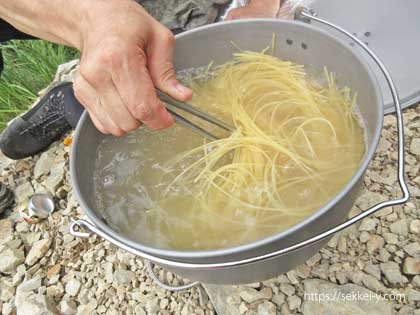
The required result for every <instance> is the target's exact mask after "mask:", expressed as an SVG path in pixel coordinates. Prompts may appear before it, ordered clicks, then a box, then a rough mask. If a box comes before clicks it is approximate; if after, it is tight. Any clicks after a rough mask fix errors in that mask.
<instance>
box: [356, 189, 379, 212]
mask: <svg viewBox="0 0 420 315" xmlns="http://www.w3.org/2000/svg"><path fill="white" fill-rule="evenodd" d="M385 200H386V196H384V195H383V194H380V193H376V192H372V191H366V192H363V194H362V195H361V196H360V197H359V198H358V199H357V201H356V204H357V205H358V206H359V208H360V209H362V210H365V209H368V208H369V207H371V206H373V205H375V204H377V203H379V202H382V201H385Z"/></svg>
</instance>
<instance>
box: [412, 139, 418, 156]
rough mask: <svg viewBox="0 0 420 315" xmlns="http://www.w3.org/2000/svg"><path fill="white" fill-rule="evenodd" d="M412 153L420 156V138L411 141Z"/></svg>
mask: <svg viewBox="0 0 420 315" xmlns="http://www.w3.org/2000/svg"><path fill="white" fill-rule="evenodd" d="M410 152H411V153H413V154H415V155H420V138H414V139H413V140H411V145H410Z"/></svg>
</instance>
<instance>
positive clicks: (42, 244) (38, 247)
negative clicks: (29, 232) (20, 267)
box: [25, 239, 51, 266]
mask: <svg viewBox="0 0 420 315" xmlns="http://www.w3.org/2000/svg"><path fill="white" fill-rule="evenodd" d="M50 245H51V239H42V240H39V241H36V242H35V243H34V244H33V245H32V247H31V250H30V251H29V253H28V256H26V259H25V263H26V264H27V265H29V266H32V265H33V264H34V263H36V262H37V261H38V259H41V258H42V257H43V256H44V255H45V253H46V252H47V251H48V249H49V248H50Z"/></svg>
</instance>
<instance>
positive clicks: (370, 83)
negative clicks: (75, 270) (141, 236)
mask: <svg viewBox="0 0 420 315" xmlns="http://www.w3.org/2000/svg"><path fill="white" fill-rule="evenodd" d="M300 14H301V16H300V17H301V18H303V19H305V20H307V21H308V20H314V19H315V20H319V19H317V18H315V17H313V16H312V15H311V14H310V13H309V12H307V11H302V12H300ZM319 21H321V22H322V23H327V22H324V21H322V20H319ZM333 27H335V26H333ZM273 34H277V38H276V46H277V48H276V55H277V56H278V57H280V58H282V59H287V60H291V61H294V62H296V63H299V64H303V65H306V66H310V67H315V68H317V69H322V68H323V67H324V66H327V67H328V69H329V70H330V71H332V72H334V73H337V74H339V83H340V84H341V85H346V86H348V87H350V88H351V89H352V90H353V91H356V92H357V93H358V101H359V104H360V107H359V109H360V115H361V117H362V118H363V121H364V123H365V127H366V133H367V140H366V143H367V150H366V154H365V156H364V158H363V160H362V162H361V164H360V167H359V169H358V171H357V172H356V174H354V176H353V178H352V179H351V180H350V181H349V182H348V184H347V185H346V186H345V187H344V188H343V189H342V191H341V192H340V193H339V194H337V195H336V196H335V197H334V198H333V199H332V200H331V201H330V202H328V203H327V204H326V205H325V206H323V207H322V208H320V209H319V210H318V211H316V212H315V213H314V214H313V215H311V216H310V217H308V218H307V219H305V220H304V221H302V222H300V223H299V224H297V225H295V226H293V227H291V228H289V229H288V230H286V231H283V232H280V233H278V234H276V235H274V236H271V237H268V238H265V239H262V240H258V241H255V242H253V243H249V244H246V245H242V246H237V247H233V248H227V249H222V250H212V251H196V252H186V251H171V250H162V249H157V248H152V247H149V246H145V245H143V244H141V243H138V242H134V241H132V240H130V239H128V238H127V237H126V236H124V235H122V234H120V233H118V232H116V231H114V230H113V229H112V228H111V227H110V226H109V225H107V224H106V223H105V222H104V220H103V219H102V218H101V216H100V214H99V212H98V211H97V209H96V205H95V202H94V192H93V171H94V164H95V160H96V150H97V147H98V145H99V143H100V142H101V140H102V139H103V138H104V137H108V136H105V135H103V134H101V133H99V132H98V131H97V130H96V129H95V127H94V125H93V124H92V121H91V120H90V118H89V116H88V115H87V114H86V113H85V114H84V116H83V117H82V119H81V121H80V122H79V124H78V127H77V130H76V135H75V139H74V144H73V149H72V154H71V162H70V163H71V164H70V167H71V168H70V170H71V178H72V183H73V189H74V192H75V194H76V197H77V199H78V201H79V202H80V205H81V206H82V208H83V209H84V211H85V213H86V214H87V216H88V218H89V220H90V221H91V222H88V221H84V220H78V221H74V222H73V223H72V225H71V233H72V234H73V235H76V236H82V237H87V236H89V233H86V232H82V231H81V230H80V229H84V230H88V231H89V232H90V233H92V232H93V233H96V234H98V235H100V236H101V237H103V238H105V239H107V240H108V241H110V242H111V243H114V244H115V245H117V246H119V247H121V248H123V249H125V250H127V251H130V252H132V253H134V254H136V255H138V256H141V257H143V258H145V259H147V260H149V261H151V262H153V263H157V264H159V265H161V266H163V267H165V268H167V269H169V270H171V271H172V272H174V273H177V274H179V275H182V276H184V277H187V278H189V279H194V280H198V281H201V282H206V283H216V284H238V283H249V282H255V281H262V280H265V279H268V278H271V277H273V276H276V275H278V274H279V273H282V272H286V271H288V270H290V269H291V268H293V267H295V266H297V265H299V264H301V263H303V262H304V261H305V260H307V259H308V258H309V257H311V256H312V255H314V254H315V253H316V252H317V251H318V250H319V249H320V248H321V247H322V246H323V245H325V243H326V242H327V241H328V239H329V238H330V237H331V236H332V235H333V234H334V233H335V232H337V231H339V230H341V229H343V228H345V227H347V226H349V225H351V224H353V223H355V222H357V221H359V220H361V219H362V218H364V217H366V216H368V215H370V214H372V213H373V212H375V211H377V210H379V209H381V208H383V207H385V206H390V205H395V204H400V203H403V202H405V201H406V200H407V199H408V196H409V195H408V191H407V188H406V185H405V182H404V177H403V166H404V165H403V163H402V161H403V154H404V152H403V150H402V144H403V143H402V141H403V137H402V136H403V134H402V132H403V130H402V128H401V126H402V117H401V111H400V108H399V102H398V97H397V95H396V93H394V97H395V105H396V108H397V114H398V122H399V125H398V127H399V140H400V148H399V159H400V164H399V175H400V176H399V180H400V184H401V188H402V190H403V192H404V196H403V197H402V198H400V199H397V200H393V201H388V202H384V203H381V204H378V205H376V206H375V207H373V208H371V209H369V210H368V211H365V212H364V213H362V214H360V215H358V216H357V217H355V218H353V219H351V220H349V221H345V220H346V218H347V215H348V213H349V211H350V209H351V207H352V205H353V204H354V201H355V198H356V196H357V193H358V191H359V188H360V185H361V183H362V179H363V175H364V173H365V171H366V169H367V167H368V164H369V162H370V161H371V159H372V157H373V154H374V153H375V150H376V146H377V144H378V141H379V137H380V134H381V129H382V120H383V106H382V97H381V92H380V90H379V88H378V84H377V81H376V78H375V76H374V75H373V73H372V71H371V69H370V68H369V66H368V65H367V63H366V60H365V59H364V58H363V56H361V55H360V54H357V53H355V51H354V49H352V46H351V45H350V44H349V42H343V41H340V40H338V39H337V38H336V37H333V36H331V35H330V34H328V33H327V32H326V31H323V30H321V29H319V28H315V27H313V26H311V25H309V24H306V23H302V22H294V21H281V20H267V19H264V20H263V19H254V20H240V21H230V22H224V23H218V24H212V25H208V26H204V27H201V28H198V29H194V30H191V31H188V32H185V33H182V34H180V35H177V36H176V47H175V59H174V60H175V67H176V69H177V70H182V69H188V68H192V67H200V66H204V65H207V64H208V63H209V61H211V60H213V61H214V63H215V64H222V63H225V62H227V61H228V60H230V59H231V56H232V50H233V48H232V45H231V41H233V42H234V43H235V44H236V45H238V46H239V47H241V48H242V49H244V50H252V51H261V50H262V49H263V48H265V47H266V46H267V44H268V43H270V42H271V39H272V35H273ZM348 35H349V36H351V34H348ZM353 40H354V41H356V42H357V43H358V44H360V45H363V43H361V42H358V40H357V39H356V38H353ZM365 48H366V49H367V52H368V53H369V54H370V53H371V52H370V51H369V50H368V48H367V47H365ZM371 56H372V58H374V59H375V58H376V57H375V56H374V55H373V53H372V55H371ZM375 61H376V60H375ZM378 62H379V63H380V61H379V60H378ZM380 66H383V65H382V64H380ZM384 71H385V72H384V74H385V75H387V73H386V70H385V69H384ZM387 78H388V79H389V80H390V78H389V75H388V77H387ZM389 82H390V87H391V90H393V91H394V92H395V88H393V84H392V80H390V81H389ZM344 221H345V222H344ZM343 222H344V223H343ZM331 227H333V228H331Z"/></svg>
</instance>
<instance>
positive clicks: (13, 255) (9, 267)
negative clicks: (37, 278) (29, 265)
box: [0, 245, 25, 274]
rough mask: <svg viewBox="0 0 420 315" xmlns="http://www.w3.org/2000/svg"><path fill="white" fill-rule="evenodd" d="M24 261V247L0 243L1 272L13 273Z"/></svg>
mask: <svg viewBox="0 0 420 315" xmlns="http://www.w3.org/2000/svg"><path fill="white" fill-rule="evenodd" d="M24 261H25V254H24V252H23V247H19V248H10V247H8V246H2V245H0V272H3V273H7V274H9V273H12V272H14V270H15V269H16V267H17V266H19V265H20V264H21V263H23V262H24Z"/></svg>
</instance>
